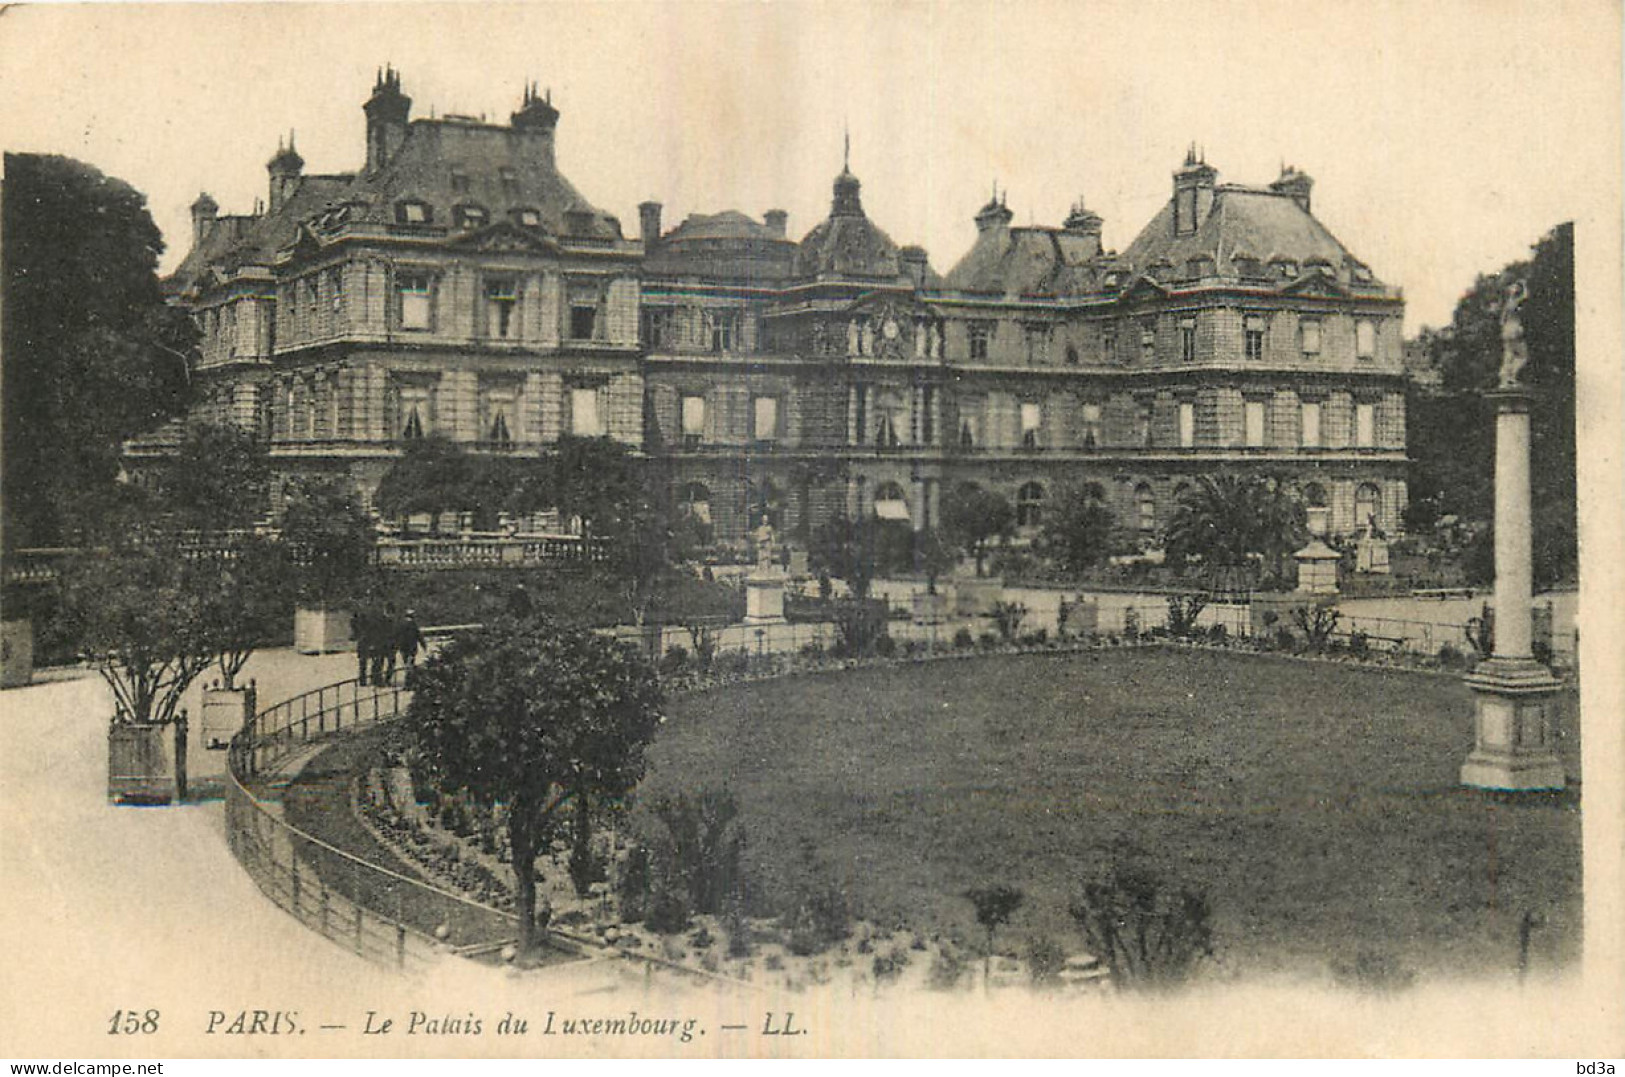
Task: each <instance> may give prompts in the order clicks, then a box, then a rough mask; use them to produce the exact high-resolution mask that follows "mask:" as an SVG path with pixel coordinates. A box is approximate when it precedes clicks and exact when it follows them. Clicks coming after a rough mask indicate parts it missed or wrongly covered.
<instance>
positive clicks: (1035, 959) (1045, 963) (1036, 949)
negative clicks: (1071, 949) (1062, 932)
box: [1027, 936, 1066, 987]
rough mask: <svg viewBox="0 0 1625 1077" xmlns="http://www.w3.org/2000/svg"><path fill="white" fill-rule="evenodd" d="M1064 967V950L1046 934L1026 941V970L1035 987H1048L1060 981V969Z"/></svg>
mask: <svg viewBox="0 0 1625 1077" xmlns="http://www.w3.org/2000/svg"><path fill="white" fill-rule="evenodd" d="M1064 967H1066V951H1065V950H1063V949H1062V948H1061V946H1060V944H1059V943H1057V942H1056V941H1055V940H1054V939H1051V938H1049V937H1048V936H1038V937H1036V938H1033V939H1031V940H1029V941H1028V943H1027V971H1028V973H1029V974H1030V975H1031V976H1032V979H1033V984H1034V986H1037V987H1050V986H1053V985H1055V984H1057V983H1059V982H1060V978H1061V969H1063V968H1064Z"/></svg>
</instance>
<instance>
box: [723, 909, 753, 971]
mask: <svg viewBox="0 0 1625 1077" xmlns="http://www.w3.org/2000/svg"><path fill="white" fill-rule="evenodd" d="M722 930H723V931H725V932H727V934H728V956H729V957H733V958H742V957H749V956H750V955H751V953H752V952H753V951H754V950H755V945H754V944H753V943H752V942H751V937H750V923H749V922H748V921H747V920H746V919H745V902H744V900H743V899H742V898H741V897H740V896H739V895H738V894H734V895H732V896H731V897H729V899H728V903H727V905H726V907H725V908H724V909H723V913H722Z"/></svg>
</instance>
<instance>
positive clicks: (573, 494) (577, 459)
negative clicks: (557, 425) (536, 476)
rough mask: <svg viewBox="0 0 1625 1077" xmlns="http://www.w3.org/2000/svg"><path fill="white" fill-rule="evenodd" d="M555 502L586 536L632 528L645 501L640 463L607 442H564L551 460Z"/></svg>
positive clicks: (616, 444) (604, 439)
mask: <svg viewBox="0 0 1625 1077" xmlns="http://www.w3.org/2000/svg"><path fill="white" fill-rule="evenodd" d="M553 483H554V489H553V493H554V500H555V503H556V504H557V506H558V509H559V512H560V513H562V514H563V515H564V517H565V518H566V519H569V518H571V517H580V518H581V522H582V525H583V529H584V531H585V533H586V534H587V535H588V536H591V535H594V534H612V533H614V532H615V531H616V530H617V527H618V526H620V525H626V524H630V523H631V522H632V518H633V516H634V515H636V513H637V512H638V510H639V507H640V506H641V505H643V504H644V503H645V501H646V498H645V491H644V486H643V483H642V481H641V478H640V476H639V474H638V469H637V462H636V461H635V460H633V458H632V455H631V453H629V452H628V451H627V449H626V446H624V445H622V444H621V443H620V442H618V441H615V440H614V439H613V438H609V437H598V438H584V437H574V436H571V437H564V438H560V439H559V443H558V449H557V450H556V451H555V453H554V456H553Z"/></svg>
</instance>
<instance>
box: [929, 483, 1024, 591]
mask: <svg viewBox="0 0 1625 1077" xmlns="http://www.w3.org/2000/svg"><path fill="white" fill-rule="evenodd" d="M941 513H942V530H943V534H944V535H945V536H946V537H947V539H948V541H949V542H951V543H953V544H954V545H955V546H957V547H959V548H960V549H962V550H964V551H965V553H966V554H967V555H968V556H970V557H971V559H972V560H974V561H975V562H976V575H977V576H981V575H982V566H983V564H984V562H985V560H986V558H987V544H988V543H989V542H990V541H992V540H993V539H995V538H1003V537H1007V536H1009V535H1010V533H1011V532H1012V530H1014V527H1015V522H1016V514H1015V510H1013V509H1012V508H1011V507H1010V502H1008V501H1006V500H1005V499H1004V498H1003V497H1002V496H1000V495H999V494H996V493H994V492H993V491H991V490H985V489H983V488H982V487H980V486H977V485H976V484H975V483H969V482H967V483H961V484H960V485H959V486H957V487H955V488H954V489H953V490H951V491H949V493H948V494H946V495H945V496H944V497H943V498H942V505H941Z"/></svg>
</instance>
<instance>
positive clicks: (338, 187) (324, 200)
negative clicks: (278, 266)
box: [164, 173, 355, 293]
mask: <svg viewBox="0 0 1625 1077" xmlns="http://www.w3.org/2000/svg"><path fill="white" fill-rule="evenodd" d="M354 178H355V177H354V175H353V174H351V173H340V174H337V175H330V176H322V175H311V176H299V177H297V178H296V179H294V181H293V183H294V187H293V189H292V191H291V192H290V193H289V194H288V197H287V198H286V199H284V200H283V202H282V203H281V204H280V205H278V206H277V208H276V211H275V212H274V213H273V212H269V211H268V212H265V213H261V214H257V215H242V216H228V217H217V218H215V219H214V220H213V221H212V222H211V223H210V225H209V230H208V233H207V234H206V235H205V236H204V237H203V242H202V243H200V244H197V245H195V246H193V248H192V249H191V250H190V251H188V252H187V255H186V257H185V258H184V259H182V260H181V264H180V265H179V266H177V267H176V268H175V272H174V273H172V274H170V276H169V279H168V280H167V281H165V282H164V283H165V287H166V289H167V290H168V291H170V292H172V293H179V292H184V291H186V290H187V289H189V288H191V287H193V286H196V285H200V284H203V283H204V275H205V274H206V273H207V272H208V270H209V269H210V268H211V267H218V268H219V269H220V270H221V271H222V272H227V273H230V272H235V271H236V270H238V269H241V268H242V267H243V266H249V265H265V266H268V265H270V264H271V261H272V258H273V257H274V256H275V254H276V252H277V251H278V250H280V249H281V248H282V247H284V246H286V245H287V244H289V243H291V242H292V241H293V239H294V237H295V236H296V235H297V234H298V231H299V225H300V222H302V221H304V220H305V219H307V218H309V217H311V216H312V215H314V214H317V213H320V212H321V211H322V210H324V209H326V208H327V207H328V206H330V205H331V204H333V202H334V201H335V199H337V198H338V197H339V195H340V194H341V193H342V192H343V191H344V190H345V188H347V187H348V186H350V184H351V182H352V181H353V180H354Z"/></svg>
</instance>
